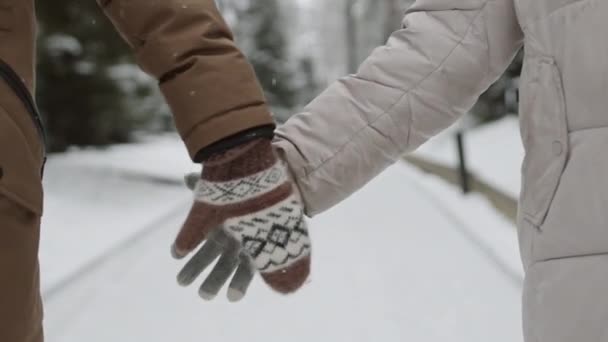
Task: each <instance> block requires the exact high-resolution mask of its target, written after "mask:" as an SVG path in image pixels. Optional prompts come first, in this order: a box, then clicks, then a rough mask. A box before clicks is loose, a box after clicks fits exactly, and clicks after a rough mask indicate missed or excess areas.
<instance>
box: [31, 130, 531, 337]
mask: <svg viewBox="0 0 608 342" xmlns="http://www.w3.org/2000/svg"><path fill="white" fill-rule="evenodd" d="M194 169H195V168H194V167H193V166H192V165H191V164H190V163H189V162H188V159H187V157H186V154H185V151H184V149H183V147H182V146H181V143H180V142H179V140H178V139H177V138H176V137H172V136H169V137H163V138H161V139H154V140H151V141H148V142H146V143H143V144H135V145H127V146H119V147H113V148H111V149H109V150H107V151H103V152H99V151H74V152H70V153H68V154H65V155H60V156H54V157H53V158H52V159H51V161H50V163H49V170H48V172H47V175H46V177H47V178H46V191H47V204H46V213H45V218H44V222H45V223H44V224H45V225H44V227H43V231H44V233H43V241H42V247H41V264H42V272H43V277H44V281H43V284H44V289H45V304H46V315H45V317H46V322H45V325H46V330H47V331H46V334H47V341H49V342H72V341H74V342H76V341H78V342H80V341H90V342H97V341H99V342H102V341H103V342H106V341H148V342H156V341H158V342H160V341H163V342H164V341H183V342H188V341H201V340H210V341H226V342H232V341H244V340H249V341H268V342H273V341H307V342H309V341H361V342H363V341H383V342H385V341H425V342H435V341H437V342H439V341H441V342H443V341H446V340H449V341H452V342H461V341H462V342H465V341H466V342H477V341H479V342H481V341H483V342H485V341H493V342H502V341H504V342H517V341H521V340H522V338H521V332H520V330H521V329H520V313H519V308H520V291H521V279H522V271H521V267H520V266H519V258H518V256H517V245H516V236H515V229H514V228H513V226H512V225H511V224H510V223H509V222H508V221H507V220H506V219H504V218H503V217H502V216H500V215H499V214H497V213H496V212H495V211H494V210H493V209H492V207H491V206H490V205H489V204H488V203H487V202H486V201H485V200H484V199H482V198H479V197H476V196H471V197H463V196H461V195H460V194H459V192H458V191H457V189H455V188H453V187H450V186H448V185H446V184H444V183H443V182H442V181H440V180H438V179H436V178H435V177H433V176H429V175H426V174H423V173H420V172H419V171H417V170H416V169H414V168H412V167H410V166H408V165H406V164H398V165H395V166H394V167H392V168H390V169H389V170H387V171H386V172H385V173H383V174H382V175H381V176H380V177H378V178H377V179H376V180H374V181H373V182H371V183H370V184H369V185H368V186H367V187H365V188H364V189H363V190H362V191H360V192H358V193H357V194H356V195H354V196H353V197H352V198H350V199H349V200H347V201H345V202H344V203H343V204H341V205H339V206H337V207H336V208H334V209H333V210H331V211H329V212H327V213H325V214H323V215H320V216H318V217H316V218H315V219H313V220H311V223H310V225H311V234H312V238H313V242H314V252H313V274H312V278H311V281H310V282H309V283H308V284H306V285H305V287H304V288H303V289H302V290H301V291H300V292H299V293H297V294H296V295H293V296H290V297H283V296H279V295H276V294H274V293H272V292H271V291H270V290H268V289H267V288H266V287H265V286H264V285H263V284H262V283H261V282H260V281H259V280H256V282H255V283H254V284H253V286H252V288H251V289H250V292H249V294H248V296H247V298H246V299H245V300H244V301H243V302H241V303H238V304H229V303H227V301H226V300H225V299H224V298H218V299H216V300H215V301H214V302H204V301H202V300H200V299H199V298H198V296H197V294H196V287H191V288H187V289H184V288H180V287H178V286H177V285H176V283H175V274H176V273H177V271H178V270H179V268H180V266H181V263H180V262H176V261H173V260H172V259H171V258H170V256H169V251H168V246H169V245H170V243H171V242H172V239H173V237H174V235H175V233H176V231H177V229H178V227H179V225H180V224H181V222H182V220H183V218H184V217H185V215H186V212H187V210H188V207H189V203H188V201H189V197H190V195H189V193H188V191H186V190H185V189H184V188H183V187H182V186H180V185H179V180H180V179H181V176H182V174H183V173H184V172H187V171H191V170H194Z"/></svg>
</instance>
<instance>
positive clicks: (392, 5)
mask: <svg viewBox="0 0 608 342" xmlns="http://www.w3.org/2000/svg"><path fill="white" fill-rule="evenodd" d="M385 1H386V2H387V6H386V21H385V22H384V36H385V37H387V38H388V37H390V35H391V34H392V33H393V32H394V31H395V30H397V29H399V26H400V22H401V19H402V18H403V9H402V7H401V1H400V0H385Z"/></svg>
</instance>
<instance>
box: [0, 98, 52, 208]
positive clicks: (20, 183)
mask: <svg viewBox="0 0 608 342" xmlns="http://www.w3.org/2000/svg"><path fill="white" fill-rule="evenodd" d="M21 115H27V114H26V113H21ZM42 164H43V161H42V160H41V159H40V158H39V157H37V156H36V155H35V154H34V153H32V151H31V149H30V147H29V145H28V142H27V139H26V138H25V136H24V135H23V133H22V132H21V130H20V129H19V127H18V125H17V124H16V123H15V122H14V121H13V120H12V117H11V116H10V115H9V114H8V113H7V112H6V110H5V109H4V108H2V107H0V196H3V197H6V198H7V199H10V200H12V201H13V202H15V203H16V204H19V205H21V206H22V207H24V208H26V209H28V210H30V211H31V212H33V213H35V214H37V215H42V180H41V177H40V169H41V167H42Z"/></svg>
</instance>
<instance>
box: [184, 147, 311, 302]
mask: <svg viewBox="0 0 608 342" xmlns="http://www.w3.org/2000/svg"><path fill="white" fill-rule="evenodd" d="M203 165H204V167H203V172H202V176H201V179H200V180H199V181H198V183H197V184H196V188H195V191H194V194H195V202H194V204H193V206H192V209H191V211H190V214H189V215H188V217H187V219H186V222H185V223H184V226H183V227H182V229H181V231H180V233H179V234H178V236H177V239H176V241H175V243H174V245H173V255H174V256H175V257H177V258H183V257H185V256H186V255H187V254H189V253H190V252H191V251H193V250H194V249H195V248H197V247H198V246H199V245H200V244H201V243H202V242H203V241H204V240H205V239H207V238H208V236H209V235H210V233H211V232H213V231H214V230H215V229H223V231H224V232H225V233H226V234H227V235H228V236H231V237H233V238H234V240H235V241H236V243H237V244H238V246H239V248H240V250H241V253H240V254H241V255H245V256H246V257H248V258H249V260H250V262H251V263H252V264H253V266H255V268H256V269H257V270H258V271H259V272H260V273H261V275H262V278H263V279H264V281H265V282H266V283H267V284H268V285H270V286H271V287H272V288H273V289H275V290H276V291H279V292H281V293H290V292H294V291H295V290H297V289H298V288H300V287H301V286H302V284H303V283H304V281H305V280H306V279H307V277H308V275H309V272H310V252H311V244H310V240H309V237H308V229H307V225H306V221H305V219H304V210H303V205H302V202H301V200H300V198H299V196H298V193H297V191H296V190H294V189H295V188H294V184H293V182H292V181H291V180H290V178H289V175H288V170H287V166H286V165H284V163H283V162H282V161H281V160H279V158H278V157H277V156H276V154H275V152H274V150H273V148H272V145H271V143H270V140H267V139H259V140H255V141H252V142H250V143H247V144H244V145H241V146H239V147H236V148H233V149H231V150H229V151H227V152H224V153H222V154H218V155H214V156H212V157H211V158H209V159H208V160H206V161H204V162H203Z"/></svg>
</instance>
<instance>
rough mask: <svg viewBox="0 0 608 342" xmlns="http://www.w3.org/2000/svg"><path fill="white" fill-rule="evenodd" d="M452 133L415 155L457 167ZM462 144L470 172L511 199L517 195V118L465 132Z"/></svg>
mask: <svg viewBox="0 0 608 342" xmlns="http://www.w3.org/2000/svg"><path fill="white" fill-rule="evenodd" d="M456 130H457V129H456V128H452V129H448V130H446V131H445V132H443V133H442V134H439V135H438V136H436V137H435V138H433V139H431V140H430V141H429V142H428V143H426V144H425V145H423V146H422V147H421V148H420V149H418V150H417V151H416V152H415V155H417V156H420V157H423V158H426V159H429V160H432V161H436V162H439V163H442V164H445V165H449V166H454V167H455V166H457V165H458V154H457V153H456V151H457V145H456V139H455V132H456ZM464 144H465V151H466V159H467V160H466V161H467V164H468V167H469V169H470V171H472V172H473V173H474V174H475V175H476V176H478V177H481V179H483V180H484V181H486V182H487V183H489V184H491V185H493V186H495V187H497V188H498V189H500V190H502V191H504V192H505V193H507V194H509V195H511V196H513V197H514V198H517V197H518V196H519V189H520V186H521V172H520V165H521V162H522V160H523V158H524V149H523V146H522V143H521V138H520V134H519V122H518V119H517V117H513V116H508V117H505V118H503V119H501V120H499V121H497V122H494V123H491V124H488V125H484V126H481V127H478V128H475V129H472V130H469V131H467V132H466V134H465V136H464Z"/></svg>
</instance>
